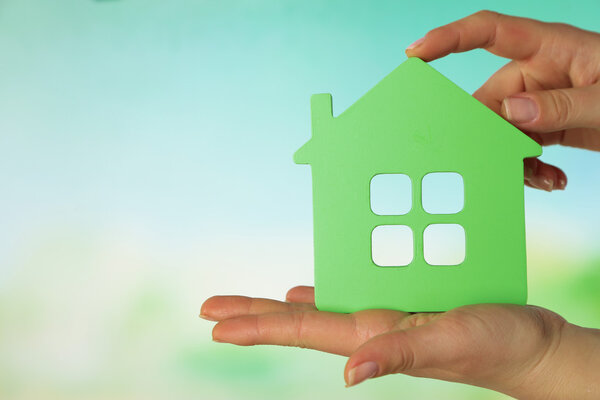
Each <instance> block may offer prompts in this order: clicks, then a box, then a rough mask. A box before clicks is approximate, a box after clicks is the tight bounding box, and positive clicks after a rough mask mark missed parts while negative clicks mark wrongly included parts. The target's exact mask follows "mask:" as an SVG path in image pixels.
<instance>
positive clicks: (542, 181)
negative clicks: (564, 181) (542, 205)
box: [529, 175, 554, 192]
mask: <svg viewBox="0 0 600 400" xmlns="http://www.w3.org/2000/svg"><path fill="white" fill-rule="evenodd" d="M529 183H530V184H532V185H533V186H535V187H536V188H538V189H542V190H545V191H547V192H551V191H552V189H554V181H553V180H552V179H550V178H547V177H545V176H539V175H534V176H532V177H531V179H529Z"/></svg>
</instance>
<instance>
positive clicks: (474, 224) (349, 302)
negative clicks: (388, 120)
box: [312, 151, 526, 312]
mask: <svg viewBox="0 0 600 400" xmlns="http://www.w3.org/2000/svg"><path fill="white" fill-rule="evenodd" d="M365 154H368V153H365ZM365 154H363V159H361V160H360V162H357V161H356V160H353V162H348V161H349V160H350V159H352V158H353V157H350V158H349V157H345V159H341V158H339V159H338V158H336V157H330V158H328V159H326V160H323V161H322V162H319V163H315V164H313V165H312V175H313V196H314V204H315V208H314V224H315V226H314V228H315V229H314V231H315V232H314V234H315V237H314V240H315V286H316V301H317V306H318V307H319V308H320V309H325V310H331V311H342V312H350V311H356V310H359V309H367V308H393V309H401V310H405V311H443V310H447V309H450V308H454V307H457V306H460V305H464V304H471V303H485V302H507V303H524V302H525V301H526V254H525V228H524V209H523V162H522V160H520V159H518V158H517V157H514V154H513V155H512V156H511V157H507V156H503V154H502V153H501V154H499V156H497V157H496V158H490V157H488V156H487V155H486V156H481V157H479V159H477V160H474V159H473V158H472V156H471V157H469V158H466V157H464V156H462V157H461V155H458V154H456V153H455V152H452V151H447V152H445V153H443V152H442V153H436V155H435V156H433V154H430V153H428V152H427V151H422V152H419V151H416V152H414V151H413V152H412V154H411V156H410V157H402V156H401V155H400V154H399V155H398V157H395V158H387V157H377V158H374V157H367V156H366V155H365ZM415 160H419V161H418V162H415ZM473 165H477V166H478V168H476V169H474V168H473ZM429 172H458V173H460V174H461V175H462V176H463V179H464V189H465V204H464V208H463V210H462V211H461V212H459V213H457V214H449V215H430V214H427V213H426V212H425V211H424V210H423V209H422V206H421V201H420V197H421V193H420V181H421V179H422V177H423V176H424V175H425V174H427V173H429ZM378 173H404V174H407V175H409V176H410V177H411V178H412V189H413V193H412V195H413V205H412V207H413V208H412V210H411V211H410V212H409V213H408V214H406V215H400V216H379V215H376V214H374V213H373V212H372V211H371V209H370V201H369V184H370V180H371V178H372V177H373V176H374V175H375V174H378ZM431 223H458V224H460V225H462V226H463V227H464V229H465V236H466V257H465V260H464V262H463V263H462V264H460V265H457V266H431V265H429V264H427V263H426V262H425V260H424V258H423V241H422V238H423V231H424V229H425V228H426V226H427V225H429V224H431ZM387 224H402V225H408V226H410V227H411V228H412V229H413V235H414V259H413V262H412V263H411V264H409V265H408V266H405V267H379V266H377V265H375V264H374V263H373V261H372V259H371V232H372V231H373V229H374V228H375V227H376V226H377V225H387Z"/></svg>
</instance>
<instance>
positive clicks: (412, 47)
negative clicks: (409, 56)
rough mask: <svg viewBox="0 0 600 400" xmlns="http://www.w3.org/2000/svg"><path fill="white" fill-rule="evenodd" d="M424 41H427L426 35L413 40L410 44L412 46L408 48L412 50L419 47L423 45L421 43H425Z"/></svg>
mask: <svg viewBox="0 0 600 400" xmlns="http://www.w3.org/2000/svg"><path fill="white" fill-rule="evenodd" d="M424 41H425V38H424V37H422V38H421V39H417V40H415V41H414V42H412V43H411V44H410V46H408V47H407V48H406V50H412V49H414V48H417V47H419V46H420V45H421V43H423V42H424Z"/></svg>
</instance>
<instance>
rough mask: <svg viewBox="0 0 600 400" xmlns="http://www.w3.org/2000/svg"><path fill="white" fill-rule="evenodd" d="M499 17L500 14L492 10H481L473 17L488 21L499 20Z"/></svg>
mask: <svg viewBox="0 0 600 400" xmlns="http://www.w3.org/2000/svg"><path fill="white" fill-rule="evenodd" d="M499 15H500V14H499V13H497V12H495V11H492V10H479V11H477V12H476V13H474V14H473V15H472V16H473V17H476V18H480V19H484V20H488V19H493V18H498V16H499Z"/></svg>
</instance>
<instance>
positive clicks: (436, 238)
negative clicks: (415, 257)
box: [423, 224, 465, 265]
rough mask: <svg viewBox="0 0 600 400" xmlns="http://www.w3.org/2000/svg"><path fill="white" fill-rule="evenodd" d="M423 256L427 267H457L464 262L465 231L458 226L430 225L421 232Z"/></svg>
mask: <svg viewBox="0 0 600 400" xmlns="http://www.w3.org/2000/svg"><path fill="white" fill-rule="evenodd" d="M423 255H424V257H425V261H426V262H427V264H429V265H458V264H461V263H462V262H463V261H464V260H465V230H464V228H463V227H462V226H461V225H458V224H432V225H429V226H428V227H427V228H425V231H424V232H423Z"/></svg>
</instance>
